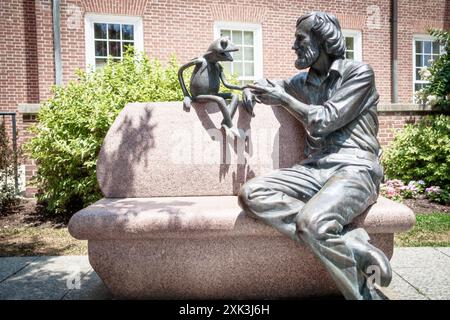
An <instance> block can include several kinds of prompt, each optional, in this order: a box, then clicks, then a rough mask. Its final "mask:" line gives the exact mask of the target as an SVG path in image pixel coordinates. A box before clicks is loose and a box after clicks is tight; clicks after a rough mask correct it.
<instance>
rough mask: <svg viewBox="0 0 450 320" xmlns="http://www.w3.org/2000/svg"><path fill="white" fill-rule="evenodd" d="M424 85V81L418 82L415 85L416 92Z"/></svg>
mask: <svg viewBox="0 0 450 320" xmlns="http://www.w3.org/2000/svg"><path fill="white" fill-rule="evenodd" d="M423 87H424V84H422V83H416V84H415V85H414V89H415V91H416V92H417V91H419V90H420V89H422V88H423Z"/></svg>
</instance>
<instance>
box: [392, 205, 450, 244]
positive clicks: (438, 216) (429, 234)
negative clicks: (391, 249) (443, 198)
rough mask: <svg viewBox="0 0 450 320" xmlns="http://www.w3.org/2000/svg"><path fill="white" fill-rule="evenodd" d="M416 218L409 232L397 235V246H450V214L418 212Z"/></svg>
mask: <svg viewBox="0 0 450 320" xmlns="http://www.w3.org/2000/svg"><path fill="white" fill-rule="evenodd" d="M416 220H417V222H416V225H415V226H414V228H413V229H411V230H410V231H409V232H405V233H399V234H396V235H395V246H396V247H450V214H448V213H442V212H434V213H427V214H416Z"/></svg>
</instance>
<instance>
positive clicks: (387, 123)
mask: <svg viewBox="0 0 450 320" xmlns="http://www.w3.org/2000/svg"><path fill="white" fill-rule="evenodd" d="M427 114H429V113H424V112H415V111H410V112H383V111H382V112H378V121H379V122H380V128H379V131H378V140H379V141H380V144H381V146H382V147H383V148H386V147H388V146H389V144H390V143H391V142H392V141H393V140H394V136H395V133H396V132H397V131H398V130H401V129H402V128H403V127H404V126H405V124H407V123H416V122H417V121H418V120H419V119H420V118H422V117H424V116H425V115H427Z"/></svg>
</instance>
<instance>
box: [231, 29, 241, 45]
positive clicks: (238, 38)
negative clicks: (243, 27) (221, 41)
mask: <svg viewBox="0 0 450 320" xmlns="http://www.w3.org/2000/svg"><path fill="white" fill-rule="evenodd" d="M231 41H232V42H233V43H234V44H242V31H233V37H232V39H231Z"/></svg>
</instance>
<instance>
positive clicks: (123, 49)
mask: <svg viewBox="0 0 450 320" xmlns="http://www.w3.org/2000/svg"><path fill="white" fill-rule="evenodd" d="M128 47H134V43H133V42H122V53H125V52H127V49H128Z"/></svg>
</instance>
